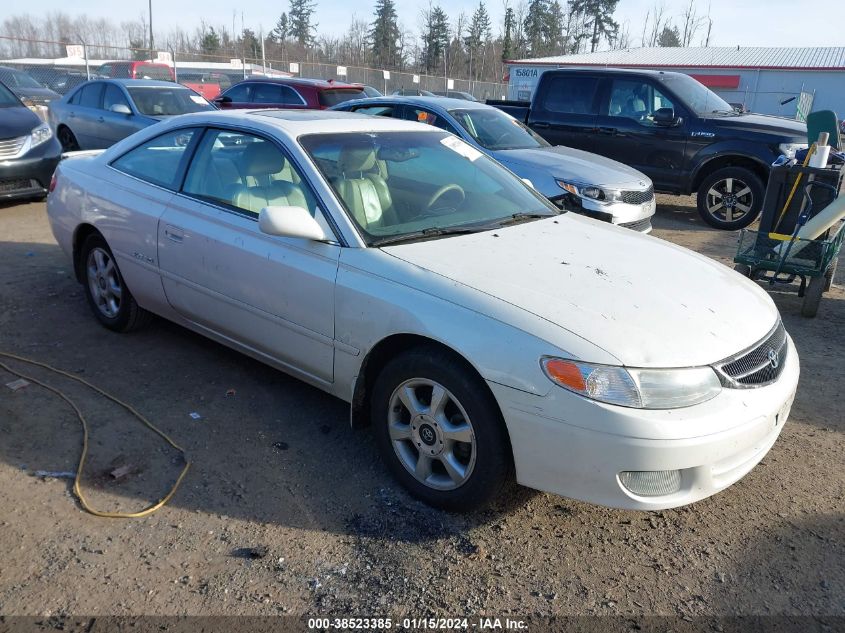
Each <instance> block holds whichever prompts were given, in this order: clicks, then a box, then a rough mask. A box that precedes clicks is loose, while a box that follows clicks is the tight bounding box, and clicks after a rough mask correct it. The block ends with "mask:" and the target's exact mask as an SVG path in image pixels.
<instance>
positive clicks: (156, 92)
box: [128, 86, 214, 116]
mask: <svg viewBox="0 0 845 633" xmlns="http://www.w3.org/2000/svg"><path fill="white" fill-rule="evenodd" d="M128 90H129V95H130V96H131V97H132V101H134V102H135V107H136V108H138V112H140V113H141V114H146V115H147V116H172V115H176V114H187V113H188V112H200V111H202V110H213V109H214V106H212V105H211V104H210V103H209V102H208V101H206V100H205V99H203V98H202V97H201V96H199V95H198V94H197V93H195V92H194V91H193V90H188V89H187V88H176V87H173V88H157V87H152V86H147V87H143V86H135V87H132V88H129V89H128Z"/></svg>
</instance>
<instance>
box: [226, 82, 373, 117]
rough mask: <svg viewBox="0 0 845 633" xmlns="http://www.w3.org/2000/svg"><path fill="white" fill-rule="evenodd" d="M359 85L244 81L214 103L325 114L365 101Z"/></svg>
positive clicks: (362, 87) (227, 106)
mask: <svg viewBox="0 0 845 633" xmlns="http://www.w3.org/2000/svg"><path fill="white" fill-rule="evenodd" d="M366 96H367V94H366V93H365V92H364V86H363V85H361V84H348V83H343V82H340V81H334V80H333V79H329V80H325V79H301V78H298V77H285V78H279V79H269V78H266V77H262V78H260V79H245V80H244V81H241V82H239V83H236V84H235V85H234V86H232V87H231V88H229V89H227V90H226V91H225V92H223V93H222V94H220V95H219V96H218V97H217V98H215V99H214V103H216V104H217V105H218V106H219V107H220V108H224V109H225V108H284V109H288V110H325V109H326V108H330V107H332V106H333V105H337V104H338V103H342V102H344V101H349V100H350V99H364V98H366Z"/></svg>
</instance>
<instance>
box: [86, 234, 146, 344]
mask: <svg viewBox="0 0 845 633" xmlns="http://www.w3.org/2000/svg"><path fill="white" fill-rule="evenodd" d="M79 256H80V258H81V260H80V263H81V264H82V266H83V271H84V285H85V297H86V298H87V299H88V305H89V306H90V307H91V311H92V312H93V313H94V316H95V317H97V320H98V321H99V322H100V323H102V324H103V325H104V326H105V327H107V328H109V329H110V330H114V331H116V332H130V331H132V330H136V329H139V328H141V327H142V326H143V325H145V324H146V322H147V321H148V320H149V318H150V313H149V312H147V311H146V310H144V309H143V308H142V307H141V306H139V305H138V303H137V302H136V301H135V297H133V296H132V293H131V292H129V288H127V287H126V282H124V280H123V276H122V275H121V274H120V269H118V267H117V262H116V261H115V259H114V255H112V252H111V249H109V247H108V244H106V240H104V239H103V237H102V236H101V235H99V234H96V233H95V234H92V235H89V236H88V237H87V238H86V240H85V243H84V244H83V245H82V251H81V252H80V255H79Z"/></svg>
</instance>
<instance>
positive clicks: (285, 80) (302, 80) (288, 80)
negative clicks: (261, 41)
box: [244, 76, 364, 89]
mask: <svg viewBox="0 0 845 633" xmlns="http://www.w3.org/2000/svg"><path fill="white" fill-rule="evenodd" d="M244 81H250V82H264V83H272V84H288V85H296V86H313V87H315V88H324V89H327V88H358V89H361V88H363V87H364V85H363V84H350V83H346V82H345V81H335V80H334V79H309V78H306V77H260V76H259V77H255V76H253V77H247V78H246V79H244Z"/></svg>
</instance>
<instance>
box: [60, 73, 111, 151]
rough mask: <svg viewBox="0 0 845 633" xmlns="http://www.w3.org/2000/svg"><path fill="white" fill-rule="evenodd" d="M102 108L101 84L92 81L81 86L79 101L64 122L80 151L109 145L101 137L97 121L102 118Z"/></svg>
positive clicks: (100, 82)
mask: <svg viewBox="0 0 845 633" xmlns="http://www.w3.org/2000/svg"><path fill="white" fill-rule="evenodd" d="M102 107H103V82H102V81H93V82H91V83H88V84H85V85H84V86H82V88H81V89H80V94H79V101H78V103H77V104H75V105H74V106H73V108H72V109H71V110H70V111H69V112H68V114H67V120H66V124H67V126H68V127H69V128H70V130H71V132H73V135H74V136H75V137H76V140H77V142H78V143H79V148H80V149H104V148H106V147H108V146H109V145H110V144H109V143H107V142H106V140H105V139H104V138H103V136H102V135H103V132H102V129H101V127H102V126H101V125H100V121H99V119H101V118H102Z"/></svg>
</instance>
